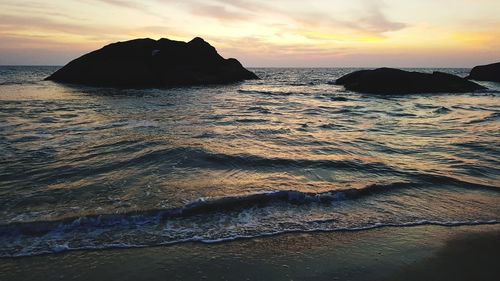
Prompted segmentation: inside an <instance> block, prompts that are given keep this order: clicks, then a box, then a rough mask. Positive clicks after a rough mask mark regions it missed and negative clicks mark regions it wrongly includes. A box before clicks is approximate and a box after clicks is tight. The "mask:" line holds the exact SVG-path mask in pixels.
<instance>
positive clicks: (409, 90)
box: [335, 68, 485, 95]
mask: <svg viewBox="0 0 500 281" xmlns="http://www.w3.org/2000/svg"><path fill="white" fill-rule="evenodd" d="M335 84H337V85H344V87H345V88H346V89H347V90H351V91H356V92H362V93H371V94H380V95H389V94H416V93H464V92H471V91H476V90H481V89H485V87H483V86H481V85H479V84H476V83H474V82H471V81H468V80H467V79H464V78H461V77H458V76H456V75H452V74H448V73H443V72H438V71H435V72H433V73H422V72H413V71H404V70H400V69H394V68H378V69H374V70H359V71H355V72H352V73H349V74H347V75H344V76H342V77H341V78H339V79H337V80H336V82H335Z"/></svg>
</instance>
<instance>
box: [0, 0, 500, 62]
mask: <svg viewBox="0 0 500 281" xmlns="http://www.w3.org/2000/svg"><path fill="white" fill-rule="evenodd" d="M499 15H500V1H499V0H328V1H327V0H318V1H314V0H309V1H304V0H273V1H257V0H256V1H250V0H248V1H246V0H183V1H172V0H129V1H126V0H27V1H23V0H0V65H63V64H66V63H68V62H69V61H71V60H72V59H75V58H77V57H79V56H80V55H83V54H85V53H87V52H90V51H92V50H95V49H98V48H100V47H102V46H104V45H107V44H109V43H112V42H117V41H125V40H130V39H134V38H146V37H149V38H153V39H159V38H169V39H173V40H181V41H189V40H191V39H192V38H194V37H196V36H199V37H202V38H204V39H205V40H206V41H208V42H209V43H210V44H212V45H213V46H214V47H216V49H217V50H218V51H219V53H220V54H221V55H222V56H224V57H226V58H228V57H234V58H237V59H238V60H239V61H240V62H242V64H243V65H245V66H247V67H345V66H351V67H379V66H391V67H471V66H474V65H479V64H485V63H492V62H497V61H500V16H499Z"/></svg>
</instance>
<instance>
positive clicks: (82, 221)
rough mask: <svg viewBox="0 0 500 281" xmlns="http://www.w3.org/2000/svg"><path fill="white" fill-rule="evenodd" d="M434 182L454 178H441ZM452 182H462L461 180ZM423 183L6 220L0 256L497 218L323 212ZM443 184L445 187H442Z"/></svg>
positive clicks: (0, 229) (284, 192)
mask: <svg viewBox="0 0 500 281" xmlns="http://www.w3.org/2000/svg"><path fill="white" fill-rule="evenodd" d="M431 178H432V177H431ZM432 180H433V181H434V182H440V181H442V182H447V183H449V182H450V181H451V182H453V180H450V179H448V180H446V179H444V178H440V177H437V178H432ZM455 183H462V184H464V183H463V182H461V181H458V180H456V182H455ZM422 186H423V185H422V184H421V183H415V182H394V183H390V184H373V185H368V186H366V187H364V188H361V189H355V188H352V189H343V190H330V191H325V192H317V193H316V192H302V191H295V190H276V191H269V192H261V193H253V194H244V195H239V196H227V197H215V198H213V197H212V198H199V199H197V200H194V201H192V202H190V203H188V204H185V205H183V206H181V207H177V208H161V209H149V210H135V211H130V212H125V213H115V214H89V215H84V216H78V217H67V218H62V219H56V220H46V221H29V222H11V223H6V224H2V225H0V243H1V244H2V245H5V247H3V248H2V249H0V257H17V256H30V255H38V254H47V253H58V252H61V251H67V250H82V249H106V248H117V247H118V248H122V247H144V246H154V245H168V244H175V243H181V242H187V241H199V242H204V243H215V242H223V241H229V240H234V239H240V238H253V237H260V236H268V235H275V234H280V233H288V232H315V231H358V230H365V229H372V228H378V227H385V226H391V227H399V226H414V225H425V224H430V225H442V226H456V225H469V224H470V225H473V224H496V223H498V221H497V220H460V219H451V218H447V219H446V218H443V219H442V220H439V219H435V218H432V217H419V216H416V217H413V216H412V217H409V218H401V219H397V218H391V219H389V220H387V219H382V220H380V221H378V219H377V220H375V221H371V220H367V221H364V220H361V221H358V220H353V221H351V222H350V223H348V224H347V225H345V224H342V223H341V224H337V223H336V220H337V219H338V217H337V216H333V217H332V216H331V215H327V216H326V217H323V215H320V214H330V212H336V211H335V210H337V209H336V208H338V207H339V206H340V205H345V204H350V205H351V204H354V205H352V206H358V207H359V208H363V209H364V208H365V207H364V206H363V204H359V203H358V201H357V200H358V199H362V198H366V197H370V196H379V195H384V194H387V193H393V192H396V191H400V190H406V189H414V188H416V189H419V188H421V187H422ZM478 187H483V186H478ZM486 188H489V187H487V186H486ZM444 189H446V187H444V186H443V190H444ZM378 198H384V197H378ZM384 200H385V199H384ZM359 202H364V201H359ZM311 211H312V212H314V213H315V214H317V216H313V217H309V218H308V217H307V214H308V213H310V212H311ZM283 214H287V215H290V217H289V218H290V221H287V220H283V219H284V218H283V217H282V216H283ZM375 217H376V216H375ZM278 218H281V219H278ZM423 218H428V219H423ZM346 219H348V217H346Z"/></svg>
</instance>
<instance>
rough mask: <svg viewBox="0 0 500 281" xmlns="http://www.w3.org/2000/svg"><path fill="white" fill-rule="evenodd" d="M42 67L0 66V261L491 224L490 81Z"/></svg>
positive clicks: (496, 148) (494, 124)
mask: <svg viewBox="0 0 500 281" xmlns="http://www.w3.org/2000/svg"><path fill="white" fill-rule="evenodd" d="M57 68H58V67H49V66H46V67H45V66H44V67H35V66H33V67H9V66H1V67H0V257H13V256H29V255H37V254H46V253H57V252H61V251H66V250H76V249H106V248H116V247H143V246H154V245H165V244H173V243H179V242H185V241H201V242H207V243H210V242H221V241H227V240H233V239H238V238H246V237H259V236H266V235H274V234H278V233H285V232H313V231H363V230H365V229H371V228H376V227H383V226H391V227H405V226H411V225H425V224H436V225H443V226H454V225H464V224H467V225H468V224H471V225H474V224H496V223H499V222H500V84H495V83H483V82H481V84H483V85H485V86H487V87H488V88H489V90H485V91H482V92H475V93H466V94H432V95H429V94H417V95H409V96H391V97H383V96H373V95H366V94H358V93H354V92H349V91H346V90H344V88H343V87H342V86H336V85H333V84H332V82H333V81H335V79H336V78H338V77H340V76H341V75H343V74H346V73H348V72H351V71H353V70H354V69H347V68H332V69H279V68H271V69H261V68H258V69H251V70H252V71H254V72H255V73H256V74H257V75H258V76H259V77H261V80H252V81H245V82H241V83H235V84H231V85H222V86H198V87H187V88H171V89H147V90H138V89H132V90H130V89H129V90H125V89H112V88H95V87H83V86H75V85H62V84H57V83H54V82H50V81H43V78H45V77H46V76H48V75H49V74H51V73H52V72H53V71H55V70H57ZM433 70H435V69H420V71H433ZM440 70H441V71H445V72H449V73H453V74H457V75H460V76H465V75H467V73H468V71H469V69H440Z"/></svg>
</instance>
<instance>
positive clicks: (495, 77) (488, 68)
mask: <svg viewBox="0 0 500 281" xmlns="http://www.w3.org/2000/svg"><path fill="white" fill-rule="evenodd" d="M467 79H471V80H477V81H492V82H500V62H497V63H492V64H487V65H479V66H476V67H474V68H473V69H472V70H471V72H470V74H469V76H467Z"/></svg>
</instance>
